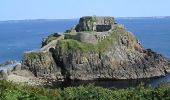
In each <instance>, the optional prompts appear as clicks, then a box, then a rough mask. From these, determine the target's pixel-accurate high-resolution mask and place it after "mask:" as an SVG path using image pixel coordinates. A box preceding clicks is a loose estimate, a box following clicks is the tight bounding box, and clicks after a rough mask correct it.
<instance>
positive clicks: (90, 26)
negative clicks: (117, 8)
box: [75, 16, 115, 32]
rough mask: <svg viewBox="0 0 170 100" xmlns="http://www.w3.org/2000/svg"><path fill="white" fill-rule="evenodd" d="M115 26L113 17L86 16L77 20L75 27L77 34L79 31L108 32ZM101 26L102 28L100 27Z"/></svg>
mask: <svg viewBox="0 0 170 100" xmlns="http://www.w3.org/2000/svg"><path fill="white" fill-rule="evenodd" d="M114 24H115V21H114V18H113V17H95V16H93V17H92V16H91V17H90V16H87V17H82V18H80V20H79V24H78V25H77V26H76V27H75V30H76V31H77V32H81V31H100V32H102V31H108V30H110V29H112V28H113V27H112V26H114ZM102 26H103V27H102ZM99 27H100V28H99Z"/></svg>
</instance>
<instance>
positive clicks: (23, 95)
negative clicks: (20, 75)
mask: <svg viewBox="0 0 170 100" xmlns="http://www.w3.org/2000/svg"><path fill="white" fill-rule="evenodd" d="M59 92H60V90H59V89H48V88H43V87H34V86H28V85H23V84H15V83H12V82H7V81H6V80H3V79H0V100H55V99H56V97H57V96H59V94H60V93H59Z"/></svg>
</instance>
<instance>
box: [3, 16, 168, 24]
mask: <svg viewBox="0 0 170 100" xmlns="http://www.w3.org/2000/svg"><path fill="white" fill-rule="evenodd" d="M115 18H116V19H153V18H156V19H162V18H170V16H151V17H115ZM78 19H79V18H66V19H43V18H42V19H19V20H14V19H12V20H11V19H9V20H0V23H1V22H29V21H36V22H39V21H67V20H78Z"/></svg>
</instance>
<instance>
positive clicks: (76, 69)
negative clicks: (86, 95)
mask: <svg viewBox="0 0 170 100" xmlns="http://www.w3.org/2000/svg"><path fill="white" fill-rule="evenodd" d="M84 31H85V32H84ZM79 33H81V34H83V35H86V34H87V35H89V34H90V35H89V36H95V37H93V38H95V39H96V41H97V42H96V41H95V43H92V42H88V41H94V40H90V39H91V37H89V38H88V37H86V40H88V39H89V40H88V41H86V40H83V39H80V40H79V39H76V38H73V37H74V35H75V34H79ZM64 34H65V38H64V39H63V38H61V39H58V38H57V42H56V44H55V47H54V44H53V45H52V47H51V48H50V45H49V46H48V49H46V50H45V51H44V50H43V51H39V52H30V53H26V54H25V55H24V58H23V63H22V68H21V69H27V70H30V71H31V72H32V73H33V74H34V75H35V76H36V77H44V78H48V79H55V80H60V79H70V80H96V79H139V78H152V77H159V76H164V75H165V74H166V73H168V72H169V71H170V61H169V60H168V59H167V58H165V57H163V56H162V55H160V54H157V53H156V52H154V51H152V50H151V49H144V48H143V47H142V46H141V44H140V43H139V41H138V40H137V39H136V38H135V36H134V35H133V34H132V33H130V32H128V31H127V30H126V29H125V28H124V27H123V26H122V25H119V24H117V23H116V22H115V21H114V18H112V17H82V18H80V21H79V24H78V25H77V26H76V27H75V28H72V29H71V30H70V31H67V33H64ZM103 34H104V35H103ZM81 40H83V41H81ZM49 44H50V43H49ZM46 45H48V44H46ZM42 48H43V47H42Z"/></svg>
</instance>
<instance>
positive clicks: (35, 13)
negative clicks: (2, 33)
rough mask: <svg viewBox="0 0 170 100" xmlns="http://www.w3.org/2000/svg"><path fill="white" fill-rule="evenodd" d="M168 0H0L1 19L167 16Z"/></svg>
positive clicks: (169, 3) (169, 6)
mask: <svg viewBox="0 0 170 100" xmlns="http://www.w3.org/2000/svg"><path fill="white" fill-rule="evenodd" d="M169 10H170V0H0V20H23V19H72V18H79V17H81V16H92V15H96V16H114V17H151V16H170V11H169Z"/></svg>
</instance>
